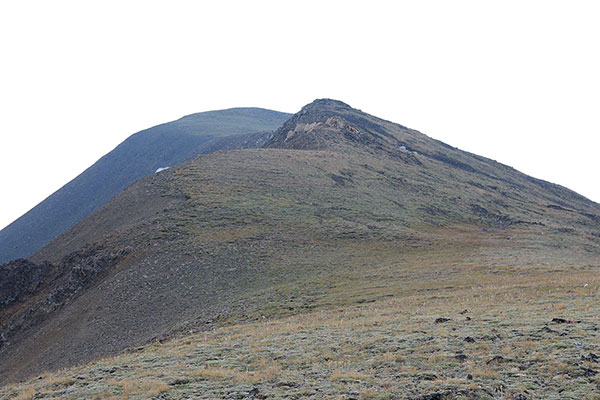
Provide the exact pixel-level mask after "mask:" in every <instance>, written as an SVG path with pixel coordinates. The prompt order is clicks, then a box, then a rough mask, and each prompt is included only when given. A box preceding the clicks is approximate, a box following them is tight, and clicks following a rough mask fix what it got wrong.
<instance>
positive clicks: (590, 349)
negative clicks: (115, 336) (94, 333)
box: [0, 235, 600, 399]
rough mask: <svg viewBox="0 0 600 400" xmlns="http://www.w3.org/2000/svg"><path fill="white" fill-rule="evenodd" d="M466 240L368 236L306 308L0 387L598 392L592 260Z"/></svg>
mask: <svg viewBox="0 0 600 400" xmlns="http://www.w3.org/2000/svg"><path fill="white" fill-rule="evenodd" d="M451 236H453V237H454V238H455V237H456V235H451ZM475 236H476V235H466V237H470V239H465V240H466V241H465V242H464V243H461V244H462V245H463V246H461V247H456V246H451V247H444V246H441V247H439V248H438V247H435V248H433V249H413V250H409V251H405V252H403V254H402V256H401V257H400V256H399V254H398V251H397V249H393V248H385V246H381V245H378V244H375V243H373V245H372V246H364V247H362V248H359V249H355V252H354V254H351V255H346V257H348V258H349V259H352V258H357V259H362V260H364V261H367V260H368V262H369V264H370V267H371V268H368V269H367V268H363V269H358V268H357V269H352V271H348V270H345V269H344V268H343V267H342V266H337V267H336V269H337V270H338V272H340V273H339V274H338V275H336V277H335V279H329V280H323V279H321V280H320V281H321V282H322V283H327V284H328V285H330V286H333V287H334V289H333V290H332V291H331V292H330V293H327V290H324V289H323V290H322V292H321V293H319V294H314V295H315V296H316V297H318V298H319V300H317V301H316V302H315V303H314V304H313V306H316V308H315V309H313V310H312V311H308V312H304V313H301V314H297V315H293V316H289V317H284V318H274V317H272V316H271V314H270V312H272V313H273V315H274V316H276V315H278V313H279V312H280V311H278V310H277V307H280V306H281V304H280V303H279V302H273V303H272V304H271V307H274V308H273V309H269V307H266V308H265V309H264V310H262V312H264V318H263V317H261V318H260V319H259V321H257V322H253V323H246V324H240V325H237V324H234V325H230V326H225V327H222V328H217V329H215V330H211V331H208V332H202V333H197V334H188V335H184V336H180V337H179V338H178V339H175V340H172V341H167V342H165V343H158V342H156V343H154V344H151V345H148V346H145V347H142V348H137V349H135V350H132V351H129V352H126V353H124V354H121V355H119V356H117V357H113V358H107V359H99V360H96V361H94V362H91V363H89V364H84V365H82V366H79V367H74V368H70V369H67V370H63V371H60V372H57V373H45V374H42V375H41V377H40V378H36V379H32V380H30V381H28V382H26V383H24V384H19V385H11V386H7V387H5V388H3V389H2V391H0V396H5V397H7V398H13V396H14V398H23V399H24V398H31V396H32V395H34V394H35V395H36V396H37V397H36V398H42V397H43V398H68V399H86V398H87V399H90V398H99V399H106V398H115V399H129V398H132V399H133V398H135V399H146V398H160V399H178V398H189V397H193V398H206V399H214V398H240V399H241V398H252V397H251V396H250V393H252V390H253V389H255V388H256V389H258V395H257V396H255V397H254V398H315V399H322V398H356V399H387V398H422V399H426V398H430V399H431V398H440V399H444V398H447V399H454V398H463V399H466V398H473V399H480V398H483V399H485V398H489V399H492V398H495V399H500V398H505V399H510V398H513V399H516V398H526V399H535V398H545V399H579V398H589V399H593V398H598V397H597V394H596V395H595V394H594V393H596V391H597V388H598V385H599V384H600V380H599V377H598V375H597V372H598V369H599V368H598V367H599V366H598V360H595V359H594V358H593V356H590V354H599V353H600V346H599V345H598V340H599V339H600V338H599V335H600V334H599V333H598V332H599V331H598V329H599V328H600V319H599V317H598V315H597V313H596V312H595V309H596V304H597V302H598V300H600V299H599V294H600V292H599V288H600V281H599V278H598V274H597V273H596V272H595V271H597V268H598V266H597V265H596V266H594V268H592V267H591V266H582V265H579V266H573V265H565V262H566V263H569V264H570V263H571V260H570V258H569V257H567V258H565V259H554V264H553V265H551V266H546V265H539V264H536V263H532V262H531V261H530V260H528V259H527V255H526V252H523V254H522V256H521V257H522V259H523V264H521V263H520V262H517V263H514V259H511V260H510V261H511V263H510V264H502V257H498V258H496V257H494V256H490V254H493V253H494V248H495V245H494V241H493V240H491V241H488V242H487V243H482V242H480V241H479V240H478V239H476V238H475ZM463 237H465V236H463ZM455 240H456V239H455ZM459 241H460V240H456V242H455V243H454V244H459V243H457V242H459ZM469 241H474V242H475V243H469ZM473 244H476V248H477V249H478V251H479V252H480V253H481V254H487V255H486V256H485V257H480V255H481V254H475V253H473V252H472V250H468V249H472V248H473ZM460 249H463V250H460ZM369 252H372V253H376V254H377V256H375V257H373V255H372V254H369ZM442 260H443V262H442ZM507 261H508V260H507ZM378 262H380V263H381V264H379V265H377V263H378ZM493 264H496V266H495V267H490V265H493ZM330 272H331V271H330ZM341 272H344V273H341ZM292 293H294V295H295V294H296V293H297V290H295V289H294V290H293V291H292ZM291 303H293V301H292V302H291ZM291 303H290V304H291ZM340 303H349V304H348V305H344V306H340V305H339V304H340ZM464 310H467V312H466V313H463V312H464ZM440 317H446V318H449V319H450V321H447V322H443V323H436V322H435V321H436V319H437V318H440ZM557 317H559V318H565V319H572V320H575V321H581V322H577V323H572V324H571V323H563V324H558V323H553V322H552V319H553V318H557ZM466 338H472V339H473V340H474V342H472V343H471V342H468V341H465V339H466ZM469 375H470V376H469ZM434 394H436V395H438V397H435V396H434ZM18 396H21V397H18ZM260 396H265V397H260ZM427 396H430V397H427ZM519 396H521V397H519ZM594 396H596V397H594Z"/></svg>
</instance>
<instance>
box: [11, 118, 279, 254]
mask: <svg viewBox="0 0 600 400" xmlns="http://www.w3.org/2000/svg"><path fill="white" fill-rule="evenodd" d="M288 117H289V114H285V113H280V112H276V111H270V110H264V109H260V108H233V109H229V110H221V111H210V112H204V113H198V114H192V115H188V116H186V117H183V118H181V119H179V120H177V121H173V122H169V123H166V124H162V125H158V126H155V127H153V128H150V129H146V130H144V131H141V132H138V133H136V134H134V135H132V136H130V137H129V138H128V139H127V140H125V141H124V142H123V143H121V144H120V145H119V146H117V148H115V149H114V150H113V151H111V152H110V153H108V154H106V155H105V156H104V157H102V158H101V159H100V160H98V161H97V162H96V163H95V164H94V165H92V166H91V167H90V168H88V169H87V170H85V171H84V172H83V173H82V174H81V175H79V176H78V177H76V178H75V179H73V180H72V181H71V182H69V183H67V184H66V185H65V186H63V187H62V188H61V189H59V190H58V191H56V192H55V193H54V194H52V195H51V196H49V197H48V198H47V199H45V200H44V201H43V202H41V203H40V204H38V205H37V206H36V207H34V208H33V209H31V210H30V211H29V212H27V213H26V214H25V215H23V216H22V217H21V218H19V219H17V220H16V221H14V222H13V223H12V224H10V225H9V226H7V227H6V228H4V229H3V230H2V231H0V263H4V262H6V261H9V260H12V259H15V258H18V257H26V256H28V255H30V254H31V253H33V252H34V251H36V250H38V249H39V248H40V247H42V246H43V245H44V244H46V243H47V242H49V241H50V240H52V239H53V238H55V237H56V236H57V235H59V234H61V233H63V232H64V231H66V230H67V229H68V228H69V227H71V226H73V225H74V224H76V223H77V222H78V221H80V220H81V219H83V218H85V217H87V216H88V215H90V214H91V213H92V212H93V211H94V210H96V209H98V208H99V207H100V206H102V205H103V204H105V203H106V202H107V201H108V200H110V199H111V198H112V197H113V196H115V195H116V194H117V193H119V192H121V191H122V190H123V189H125V188H126V187H127V186H129V185H131V184H132V183H133V182H135V181H136V180H138V179H140V178H142V177H144V176H148V175H150V174H152V173H154V172H155V171H156V170H157V169H158V168H164V167H170V166H173V165H177V164H180V163H182V162H184V161H187V160H190V159H192V158H193V157H195V156H197V155H199V154H207V153H209V152H212V151H218V150H229V149H233V148H248V147H260V146H262V144H263V143H264V140H265V138H264V135H265V134H263V135H258V136H257V133H260V132H269V131H272V130H274V129H276V128H278V127H279V126H280V125H281V124H282V123H283V121H285V120H286V119H287V118H288Z"/></svg>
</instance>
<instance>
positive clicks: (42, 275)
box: [0, 246, 132, 349]
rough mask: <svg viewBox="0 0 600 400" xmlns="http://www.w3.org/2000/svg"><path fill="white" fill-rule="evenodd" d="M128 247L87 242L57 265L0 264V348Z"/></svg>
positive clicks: (117, 259)
mask: <svg viewBox="0 0 600 400" xmlns="http://www.w3.org/2000/svg"><path fill="white" fill-rule="evenodd" d="M131 251H132V248H131V247H125V248H122V249H118V250H115V251H110V250H106V249H104V248H102V247H94V246H89V247H87V248H84V249H82V250H81V251H79V252H75V253H71V254H69V255H68V256H66V257H65V258H64V259H63V260H62V261H61V262H60V263H59V264H58V265H53V264H50V263H48V262H44V263H42V264H35V263H32V262H30V261H28V260H24V259H18V260H15V261H11V262H9V263H7V264H4V265H2V266H0V349H1V348H2V347H3V346H5V345H8V344H10V340H11V338H13V337H14V336H15V335H16V334H17V333H19V332H23V331H25V330H26V329H27V328H30V327H33V326H35V325H36V324H38V323H40V322H42V321H44V320H45V319H46V318H47V317H48V316H49V315H50V314H51V313H52V312H54V311H55V310H57V309H59V308H61V307H62V306H63V305H65V304H66V303H67V302H68V301H69V299H71V298H72V297H73V296H75V295H76V294H77V293H78V292H79V291H80V290H82V289H84V288H86V287H89V286H90V285H91V284H93V282H94V281H96V280H97V279H98V278H99V277H101V276H102V275H103V274H104V273H105V272H106V271H107V270H108V269H110V268H111V267H113V266H115V265H116V264H118V263H119V262H120V261H122V260H123V259H124V258H125V257H126V256H127V255H128V254H129V253H130V252H131Z"/></svg>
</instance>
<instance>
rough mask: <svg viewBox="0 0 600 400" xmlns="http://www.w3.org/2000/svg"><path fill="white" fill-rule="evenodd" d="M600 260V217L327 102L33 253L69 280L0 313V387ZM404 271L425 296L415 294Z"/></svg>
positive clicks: (528, 182) (200, 161) (124, 198)
mask: <svg viewBox="0 0 600 400" xmlns="http://www.w3.org/2000/svg"><path fill="white" fill-rule="evenodd" d="M331 118H334V119H333V120H332V119H331ZM290 132H294V133H293V135H291V136H290V135H289V133H290ZM401 146H404V147H405V148H404V149H402V148H401ZM565 249H568V252H566V251H565ZM598 254H600V209H599V208H598V205H597V204H595V203H593V202H591V201H589V200H587V199H585V198H583V197H581V196H578V195H574V194H572V192H570V191H568V190H566V189H565V190H563V189H561V188H560V187H558V186H555V185H553V184H547V183H544V182H543V181H538V180H535V178H531V177H527V176H526V175H524V174H521V173H520V172H518V171H516V170H514V169H512V168H510V167H506V166H504V165H502V164H499V163H497V162H494V161H492V160H488V159H486V158H483V157H479V156H476V155H472V154H470V153H466V152H462V151H460V150H458V149H455V148H453V147H451V146H448V145H445V144H442V143H441V142H438V141H436V140H434V139H431V138H429V137H427V136H426V135H423V134H421V133H418V132H417V131H413V130H410V129H408V128H405V127H403V126H401V125H398V124H394V123H391V122H389V121H384V120H380V119H378V118H376V117H373V116H371V115H369V114H366V113H363V112H361V111H359V110H354V109H352V108H349V106H347V105H345V104H344V103H342V104H340V103H337V102H334V103H331V102H330V101H325V102H318V103H317V104H313V105H312V106H311V107H308V108H306V107H305V108H303V110H301V111H300V112H299V113H298V114H296V115H294V116H293V117H291V118H290V119H288V120H287V121H286V122H285V123H284V124H283V126H282V127H280V128H279V129H278V130H277V131H276V132H275V133H274V134H273V136H272V137H270V138H269V139H267V141H266V143H265V147H264V148H258V149H244V150H232V151H224V152H217V153H211V154H209V155H201V156H198V157H196V158H195V159H193V160H190V161H187V162H184V163H182V164H179V165H177V166H173V167H171V168H169V169H168V170H166V171H162V172H161V173H159V174H153V175H150V176H148V177H146V178H143V179H140V180H138V181H136V182H135V183H134V184H133V185H131V186H129V187H128V188H127V189H126V190H124V191H122V192H121V193H119V194H118V195H117V196H116V197H115V198H113V199H112V200H111V201H110V202H108V203H107V204H105V205H104V206H103V207H101V208H100V209H98V210H96V211H95V212H94V213H92V214H91V215H90V216H89V217H88V218H86V219H84V220H82V221H80V222H79V223H78V224H76V225H75V226H74V227H72V228H71V229H69V230H68V231H67V232H65V233H64V234H62V235H60V236H59V237H57V238H56V239H55V240H53V241H52V242H51V243H49V244H48V245H47V246H45V247H44V248H43V249H42V250H40V251H39V252H37V253H36V254H34V255H33V256H32V257H31V261H30V262H34V263H36V264H38V263H41V262H43V260H50V261H51V262H52V265H53V267H51V268H55V271H56V273H57V276H58V275H59V276H61V278H60V279H58V280H50V281H48V280H46V281H45V282H42V283H41V284H39V285H38V287H39V289H38V291H37V292H36V293H34V294H33V295H32V294H31V293H29V291H28V289H27V288H28V287H29V286H27V285H25V284H24V289H23V295H22V296H23V298H24V299H26V303H19V304H13V303H10V304H8V306H7V307H5V308H2V309H0V333H2V334H3V335H4V338H5V340H4V345H3V346H1V347H0V363H1V364H3V365H7V366H8V367H7V368H6V369H3V370H2V371H0V379H2V380H3V381H9V380H14V379H19V378H22V377H26V376H31V375H32V374H34V373H38V372H39V371H40V370H41V369H56V368H61V367H64V366H68V365H73V364H75V363H79V362H84V361H87V360H90V359H92V358H94V357H98V356H103V355H107V354H117V353H118V352H120V351H122V350H123V349H125V348H128V347H135V346H139V345H143V344H145V343H150V342H153V341H156V340H159V341H162V340H163V339H164V338H169V337H173V336H177V335H179V334H181V333H182V332H189V331H192V332H197V331H203V330H206V329H211V328H212V327H215V326H220V325H223V324H225V325H226V324H227V323H232V322H233V323H236V322H248V321H256V320H260V319H261V318H263V317H265V316H266V317H269V318H279V317H281V316H287V315H293V314H296V313H303V312H308V311H311V310H319V309H327V308H328V307H332V306H336V307H337V306H340V307H341V306H348V305H351V304H356V303H359V304H362V303H364V302H371V301H377V299H380V298H381V297H382V296H384V297H385V296H387V295H393V296H398V295H400V293H405V292H407V291H408V292H409V293H420V292H419V291H420V290H428V288H427V285H439V287H442V288H443V287H446V286H447V280H448V279H453V282H458V283H456V284H458V285H469V286H472V285H475V284H476V282H471V281H470V280H469V279H470V278H469V276H470V275H469V274H470V273H471V272H472V271H471V270H472V269H473V268H474V269H476V271H477V273H480V274H484V275H485V276H486V277H487V278H486V279H492V280H493V277H494V274H496V273H498V272H497V271H498V270H502V268H507V266H509V267H510V266H513V265H516V266H518V268H517V269H518V270H519V271H520V270H523V271H529V270H532V271H533V270H539V271H546V270H548V269H552V268H555V265H556V263H557V262H559V261H560V262H561V263H564V264H565V265H569V266H576V267H577V268H578V269H585V268H592V267H595V266H596V265H597V262H598ZM404 260H406V263H407V265H411V266H412V267H411V268H413V267H414V268H415V270H414V271H415V272H414V273H413V272H411V274H414V275H410V276H413V278H414V279H417V280H418V281H419V282H420V283H419V285H417V286H415V287H412V286H406V285H405V278H406V277H407V276H408V275H407V274H408V271H407V270H406V268H407V267H406V266H405V265H404V264H403V262H404ZM423 260H425V261H423ZM474 260H475V261H474ZM423 263H425V264H424V265H422V264H423ZM446 264H449V265H450V267H448V266H447V265H446ZM29 268H32V269H35V268H36V267H35V266H29ZM420 268H421V269H422V268H425V269H426V270H427V273H425V272H421V269H420ZM511 268H512V267H511ZM515 268H516V267H515ZM411 271H412V270H411ZM100 272H101V273H100ZM61 274H62V275H61ZM71 276H73V278H70V277H71ZM76 277H80V278H81V279H78V278H76ZM413 278H411V279H413ZM363 281H365V282H367V283H368V284H367V286H364V287H363V286H360V285H359V284H358V282H363ZM69 282H71V283H72V282H76V284H75V286H73V285H70V284H69ZM411 282H412V281H411ZM357 285H358V286H357ZM423 286H425V287H423ZM53 293H60V294H61V296H56V295H52V294H53ZM11 296H14V294H13V295H11ZM36 296H37V297H36ZM27 299H28V300H27ZM48 299H50V300H48ZM45 304H51V305H52V307H51V308H50V311H49V312H47V313H46V312H45V311H44V310H46V308H44V307H45V306H44V305H45ZM28 315H35V316H37V317H36V318H35V319H33V320H31V319H28V317H27V316H28Z"/></svg>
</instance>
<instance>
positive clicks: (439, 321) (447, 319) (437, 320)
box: [435, 317, 451, 324]
mask: <svg viewBox="0 0 600 400" xmlns="http://www.w3.org/2000/svg"><path fill="white" fill-rule="evenodd" d="M448 321H451V319H450V318H444V317H440V318H437V319H436V320H435V323H436V324H441V323H444V322H448Z"/></svg>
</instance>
